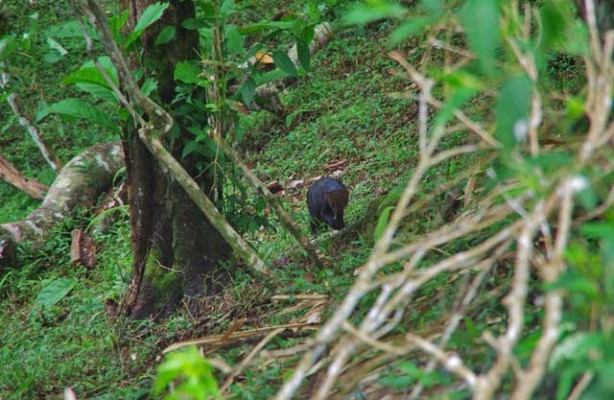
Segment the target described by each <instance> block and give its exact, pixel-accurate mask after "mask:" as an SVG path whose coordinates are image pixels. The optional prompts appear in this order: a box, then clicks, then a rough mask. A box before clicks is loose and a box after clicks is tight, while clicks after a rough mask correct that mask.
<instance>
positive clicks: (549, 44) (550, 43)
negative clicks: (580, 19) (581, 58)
mask: <svg viewBox="0 0 614 400" xmlns="http://www.w3.org/2000/svg"><path fill="white" fill-rule="evenodd" d="M560 6H561V5H560V2H557V1H547V2H545V3H544V5H543V6H542V7H541V9H540V10H539V18H540V21H541V37H540V39H541V40H540V43H539V47H540V48H541V51H542V52H546V51H548V50H550V49H552V48H554V47H555V46H557V45H558V44H560V43H563V42H564V41H565V28H566V21H565V16H564V15H563V13H562V12H561V10H560V8H559V7H560Z"/></svg>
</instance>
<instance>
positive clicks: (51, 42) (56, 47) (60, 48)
mask: <svg viewBox="0 0 614 400" xmlns="http://www.w3.org/2000/svg"><path fill="white" fill-rule="evenodd" d="M47 45H48V46H49V47H50V48H51V49H53V50H55V51H57V52H58V53H60V55H61V56H65V55H66V54H68V51H67V50H66V49H65V48H64V47H63V46H62V45H61V44H60V43H59V42H58V41H56V40H55V39H54V38H52V37H47Z"/></svg>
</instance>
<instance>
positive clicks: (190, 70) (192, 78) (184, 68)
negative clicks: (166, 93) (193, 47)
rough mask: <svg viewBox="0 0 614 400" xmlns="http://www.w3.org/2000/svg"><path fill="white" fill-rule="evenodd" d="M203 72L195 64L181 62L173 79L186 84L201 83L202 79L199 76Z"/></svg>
mask: <svg viewBox="0 0 614 400" xmlns="http://www.w3.org/2000/svg"><path fill="white" fill-rule="evenodd" d="M201 72H202V71H201V69H200V68H199V67H198V65H196V64H195V63H193V62H190V61H180V62H178V63H177V65H175V73H174V75H173V79H175V80H176V81H182V82H185V83H199V82H200V80H201V79H200V78H199V77H198V76H199V74H200V73H201Z"/></svg>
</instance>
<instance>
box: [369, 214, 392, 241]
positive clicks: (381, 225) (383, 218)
mask: <svg viewBox="0 0 614 400" xmlns="http://www.w3.org/2000/svg"><path fill="white" fill-rule="evenodd" d="M394 209H395V206H388V207H386V208H384V209H383V210H382V213H381V214H380V215H379V218H378V219H377V225H376V226H375V231H374V232H373V238H374V239H375V241H378V240H379V239H380V238H381V237H382V236H383V235H384V231H385V230H386V227H387V226H388V220H389V219H390V214H391V213H392V210H394Z"/></svg>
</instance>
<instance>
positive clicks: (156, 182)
mask: <svg viewBox="0 0 614 400" xmlns="http://www.w3.org/2000/svg"><path fill="white" fill-rule="evenodd" d="M153 2H154V1H152V0H140V1H139V0H124V2H123V5H124V6H125V7H127V8H128V9H129V10H130V13H131V16H130V21H131V25H132V26H134V24H135V23H136V21H137V20H138V18H139V16H140V15H141V14H142V12H143V11H144V10H145V8H146V7H147V6H148V5H149V4H151V3H153ZM194 16H195V10H194V4H193V3H192V2H186V1H178V0H175V1H171V3H170V7H169V8H168V9H167V10H166V12H165V14H164V18H163V21H162V23H163V24H165V25H169V24H172V25H174V26H175V28H176V36H175V39H174V40H173V41H171V42H170V43H168V44H167V45H164V46H154V45H153V42H154V40H155V37H156V36H157V32H158V29H156V28H155V27H153V28H150V30H148V31H147V35H145V36H144V37H142V43H143V47H144V53H143V54H144V57H143V63H144V65H145V67H146V68H147V66H152V70H151V71H150V72H149V73H151V74H153V75H155V77H156V78H157V80H158V86H159V95H160V100H161V103H162V104H163V105H164V106H165V108H166V109H169V110H170V109H172V106H171V101H172V100H173V97H174V95H175V82H174V81H173V79H172V77H173V72H174V68H175V64H176V63H177V62H178V61H182V60H189V59H195V58H196V57H197V49H198V36H197V32H196V31H194V30H186V29H184V28H183V27H182V22H183V21H184V20H185V19H187V18H193V17H194ZM160 25H161V24H160ZM129 29H131V27H129ZM176 122H177V124H178V125H179V126H180V127H181V126H182V125H183V124H182V122H183V121H182V120H181V118H176ZM186 138H187V132H186V131H183V130H180V137H179V138H178V139H176V140H174V143H172V144H171V145H170V146H167V147H170V148H171V151H172V153H173V155H174V156H175V157H176V158H177V159H181V158H180V155H181V154H180V152H181V149H182V147H183V142H184V140H185V139H186ZM124 149H125V152H126V169H127V175H128V182H129V188H130V189H129V199H130V206H131V207H130V208H131V213H132V215H131V223H132V245H133V251H134V264H133V281H132V283H131V285H130V288H129V291H128V294H127V296H126V299H125V301H124V303H123V312H124V313H125V314H126V315H128V316H130V317H132V318H146V317H164V316H167V315H168V314H170V313H171V312H172V311H174V309H175V308H176V306H177V304H178V303H179V302H180V301H181V300H182V299H183V298H184V296H189V297H192V296H196V295H203V294H204V295H212V294H215V293H217V292H219V289H220V286H219V285H220V284H221V283H223V282H224V279H223V274H222V273H221V269H220V268H217V266H218V263H219V262H220V261H224V260H228V259H229V258H230V255H231V248H230V246H229V245H228V244H227V243H226V241H225V240H224V239H223V238H222V237H221V235H220V234H219V233H218V232H217V230H216V229H214V227H213V226H212V225H211V223H210V222H209V221H208V220H207V219H206V218H205V216H204V215H203V214H202V213H201V212H200V210H199V208H198V207H197V206H196V205H195V204H194V202H193V201H192V200H191V199H190V198H189V197H188V195H187V194H186V192H185V191H184V189H183V188H181V187H180V186H179V185H178V184H177V183H176V182H172V181H170V180H169V179H168V178H167V176H166V175H165V174H164V172H163V170H162V168H161V167H160V165H159V164H158V162H157V161H156V159H155V157H154V156H153V154H152V153H151V152H150V151H149V150H148V149H147V147H146V146H145V145H144V143H143V142H142V141H141V139H140V138H139V135H138V132H137V131H136V130H134V129H133V130H132V131H129V132H127V135H126V138H125V141H124ZM182 166H183V168H184V169H185V170H186V171H187V172H188V173H189V174H190V175H191V176H196V175H197V172H198V171H197V170H196V159H194V158H193V157H192V158H188V159H184V160H183V161H182ZM197 182H198V183H199V185H200V188H201V189H202V190H203V191H205V193H208V192H209V190H210V189H211V187H212V182H211V180H210V179H209V177H208V175H207V174H202V175H201V176H200V177H199V178H198V179H197ZM188 304H189V303H188ZM195 304H197V303H196V302H195ZM195 304H194V305H191V304H189V305H190V306H191V308H193V310H192V311H195V312H197V311H198V310H197V309H196V308H197V306H196V305H195Z"/></svg>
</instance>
